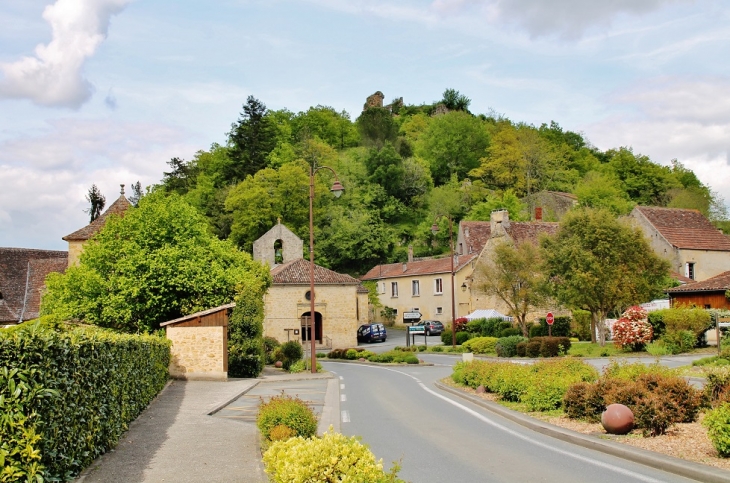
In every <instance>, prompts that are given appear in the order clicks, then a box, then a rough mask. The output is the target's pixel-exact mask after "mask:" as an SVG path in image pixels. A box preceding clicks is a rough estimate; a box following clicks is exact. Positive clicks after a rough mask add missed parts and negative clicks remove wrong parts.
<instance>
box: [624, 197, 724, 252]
mask: <svg viewBox="0 0 730 483" xmlns="http://www.w3.org/2000/svg"><path fill="white" fill-rule="evenodd" d="M634 210H636V211H637V212H638V213H641V215H643V216H644V218H646V219H647V221H649V223H651V224H652V226H654V228H656V229H657V231H658V232H659V233H661V235H662V236H663V237H664V238H665V239H666V240H667V241H668V242H669V243H671V244H672V245H673V246H674V247H676V248H685V249H690V250H717V251H730V239H728V238H727V237H726V236H725V235H723V234H722V233H721V232H720V231H719V230H718V229H717V228H715V227H714V226H713V225H712V223H710V220H708V219H707V218H705V217H704V215H702V213H700V212H699V211H697V210H686V209H681V208H660V207H656V206H637V207H636V208H634Z"/></svg>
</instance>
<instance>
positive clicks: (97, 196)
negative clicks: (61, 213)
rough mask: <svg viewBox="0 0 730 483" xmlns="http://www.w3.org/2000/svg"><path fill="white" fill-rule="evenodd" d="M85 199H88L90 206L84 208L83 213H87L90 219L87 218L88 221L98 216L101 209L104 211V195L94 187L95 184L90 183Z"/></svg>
mask: <svg viewBox="0 0 730 483" xmlns="http://www.w3.org/2000/svg"><path fill="white" fill-rule="evenodd" d="M86 201H88V202H89V203H90V204H91V206H90V207H89V208H88V209H86V210H84V213H88V214H89V217H90V218H91V220H89V223H91V222H92V221H94V220H96V219H97V218H99V216H100V215H101V213H102V211H104V205H105V204H106V197H105V196H104V195H103V194H101V191H100V190H99V188H97V187H96V185H95V184H92V185H91V188H89V193H88V194H87V195H86Z"/></svg>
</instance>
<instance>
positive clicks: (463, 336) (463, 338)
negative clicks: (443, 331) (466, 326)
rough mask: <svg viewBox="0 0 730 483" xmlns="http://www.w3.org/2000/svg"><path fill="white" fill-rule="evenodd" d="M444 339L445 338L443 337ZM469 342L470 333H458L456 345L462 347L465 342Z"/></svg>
mask: <svg viewBox="0 0 730 483" xmlns="http://www.w3.org/2000/svg"><path fill="white" fill-rule="evenodd" d="M442 339H443V337H442ZM468 340H469V332H457V333H456V345H462V344H463V343H464V342H466V341H468Z"/></svg>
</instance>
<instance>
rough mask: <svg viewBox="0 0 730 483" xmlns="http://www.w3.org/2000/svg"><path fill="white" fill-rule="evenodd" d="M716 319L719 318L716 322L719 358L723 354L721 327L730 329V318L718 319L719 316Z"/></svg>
mask: <svg viewBox="0 0 730 483" xmlns="http://www.w3.org/2000/svg"><path fill="white" fill-rule="evenodd" d="M715 317H716V318H717V321H716V322H715V341H716V343H717V355H718V356H719V355H720V354H721V353H722V343H721V341H720V339H721V338H722V336H721V334H720V327H730V317H717V315H715Z"/></svg>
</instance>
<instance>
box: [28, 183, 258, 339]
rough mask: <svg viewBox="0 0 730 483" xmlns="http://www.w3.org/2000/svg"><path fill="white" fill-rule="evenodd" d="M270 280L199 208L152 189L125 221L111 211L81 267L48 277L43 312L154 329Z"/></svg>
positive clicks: (131, 329) (55, 316) (127, 329)
mask: <svg viewBox="0 0 730 483" xmlns="http://www.w3.org/2000/svg"><path fill="white" fill-rule="evenodd" d="M268 284H270V275H269V272H268V270H267V269H266V267H265V266H263V265H261V264H260V263H258V262H254V261H253V260H252V259H251V256H250V255H249V254H247V253H243V252H241V251H239V250H238V249H236V248H235V247H234V246H233V245H231V244H230V243H228V242H224V241H220V240H218V239H216V238H215V237H214V236H213V235H211V234H210V232H209V231H208V225H207V223H206V221H205V220H204V219H203V217H202V216H201V215H200V214H199V213H198V212H197V211H196V210H195V208H193V207H192V206H190V205H189V204H187V203H185V201H183V199H182V198H181V197H180V196H179V195H175V194H172V195H170V194H167V193H165V192H163V191H155V192H152V193H150V194H148V195H146V196H145V197H144V198H142V199H141V200H140V203H139V207H138V208H131V209H129V210H128V211H127V212H126V213H125V215H124V217H123V218H121V217H118V216H115V215H112V216H110V217H109V219H108V220H107V221H106V224H105V226H104V227H103V228H102V230H101V231H100V232H99V233H97V234H96V235H95V237H94V238H93V240H91V241H90V242H89V243H87V244H86V245H85V246H84V250H83V252H82V254H81V258H80V263H79V265H78V266H73V267H69V268H68V269H67V270H66V273H65V274H60V273H53V274H51V275H49V277H48V279H47V280H46V286H47V292H46V293H45V294H44V296H43V299H42V304H41V315H44V316H48V317H49V318H51V319H52V320H74V319H75V320H83V321H85V322H87V323H90V324H94V325H99V326H103V327H110V328H114V329H118V330H122V331H125V332H150V331H153V330H156V329H157V328H159V324H160V323H161V322H165V321H167V320H172V319H175V318H178V317H181V316H183V315H187V314H190V313H193V312H196V311H200V310H205V309H209V308H211V307H216V306H218V305H222V304H226V303H230V302H231V301H233V299H234V297H235V296H236V295H237V294H238V293H239V292H240V290H242V289H243V288H245V287H261V289H262V290H265V287H267V286H268ZM255 293H258V292H255Z"/></svg>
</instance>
